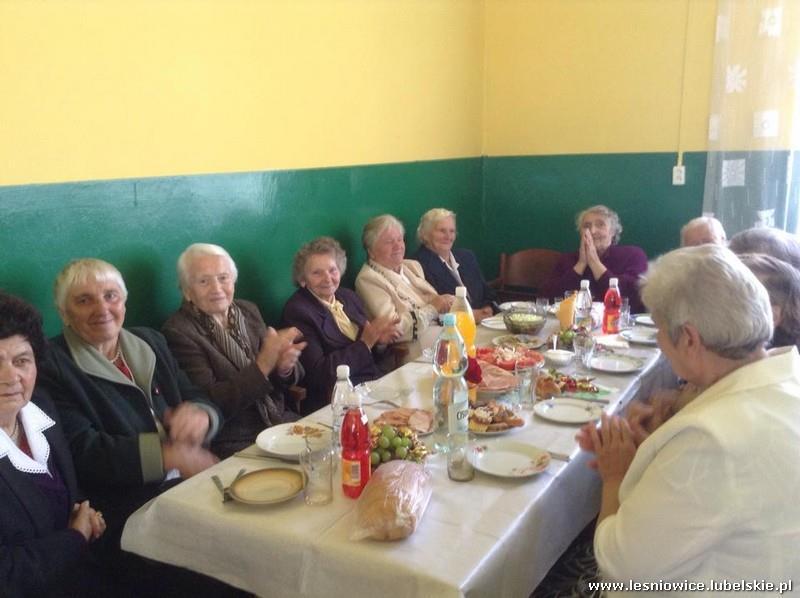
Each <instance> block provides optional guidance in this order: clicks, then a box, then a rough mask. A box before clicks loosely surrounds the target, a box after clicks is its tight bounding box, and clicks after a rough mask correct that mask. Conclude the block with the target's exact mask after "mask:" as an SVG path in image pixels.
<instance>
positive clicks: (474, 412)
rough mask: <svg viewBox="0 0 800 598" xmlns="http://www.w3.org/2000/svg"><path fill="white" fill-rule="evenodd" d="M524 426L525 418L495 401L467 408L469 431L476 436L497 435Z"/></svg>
mask: <svg viewBox="0 0 800 598" xmlns="http://www.w3.org/2000/svg"><path fill="white" fill-rule="evenodd" d="M524 426H525V420H524V419H522V418H521V417H519V416H518V415H517V414H516V413H514V411H513V410H512V409H511V408H510V407H508V406H507V405H504V404H502V403H498V402H497V401H489V402H488V403H486V404H485V405H480V406H478V407H475V408H472V409H470V410H469V431H470V432H472V433H473V434H477V435H478V436H497V435H499V434H506V433H507V432H510V431H511V430H517V429H519V428H523V427H524Z"/></svg>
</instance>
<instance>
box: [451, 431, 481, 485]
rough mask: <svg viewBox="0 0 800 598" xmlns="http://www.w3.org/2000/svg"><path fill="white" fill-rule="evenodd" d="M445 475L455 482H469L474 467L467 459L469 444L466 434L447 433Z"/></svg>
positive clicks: (473, 472)
mask: <svg viewBox="0 0 800 598" xmlns="http://www.w3.org/2000/svg"><path fill="white" fill-rule="evenodd" d="M447 441H448V451H447V476H448V477H449V478H450V479H451V480H453V481H455V482H469V481H470V480H471V479H472V478H474V477H475V468H474V467H473V466H472V463H471V462H470V460H469V451H470V446H469V443H468V442H467V435H466V434H448V438H447Z"/></svg>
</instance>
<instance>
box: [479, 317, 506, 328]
mask: <svg viewBox="0 0 800 598" xmlns="http://www.w3.org/2000/svg"><path fill="white" fill-rule="evenodd" d="M481 326H485V327H486V328H489V329H490V330H506V323H505V322H504V321H503V316H492V317H491V318H484V319H483V320H481Z"/></svg>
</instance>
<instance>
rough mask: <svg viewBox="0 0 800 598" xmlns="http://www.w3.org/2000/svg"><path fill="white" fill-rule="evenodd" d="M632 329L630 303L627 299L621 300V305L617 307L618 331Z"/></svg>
mask: <svg viewBox="0 0 800 598" xmlns="http://www.w3.org/2000/svg"><path fill="white" fill-rule="evenodd" d="M632 327H633V319H632V318H631V303H630V301H629V300H628V298H627V297H623V298H622V305H620V307H619V329H620V330H627V329H628V328H632Z"/></svg>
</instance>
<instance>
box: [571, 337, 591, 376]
mask: <svg viewBox="0 0 800 598" xmlns="http://www.w3.org/2000/svg"><path fill="white" fill-rule="evenodd" d="M594 346H595V340H594V337H593V336H592V335H591V334H580V333H577V334H575V336H574V337H573V338H572V349H573V350H574V351H575V357H576V358H577V369H578V371H581V372H583V373H584V374H587V373H589V371H590V370H591V363H592V356H593V355H594Z"/></svg>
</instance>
